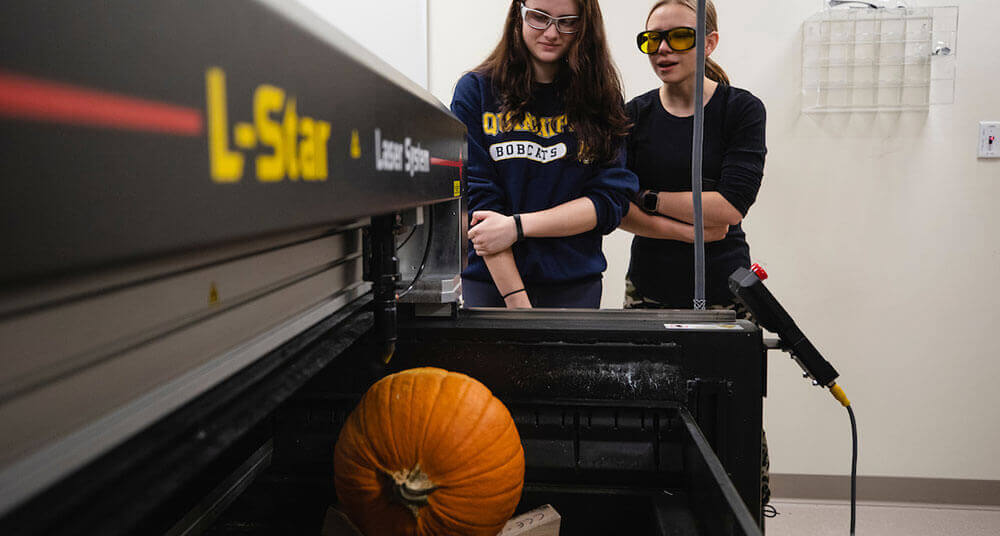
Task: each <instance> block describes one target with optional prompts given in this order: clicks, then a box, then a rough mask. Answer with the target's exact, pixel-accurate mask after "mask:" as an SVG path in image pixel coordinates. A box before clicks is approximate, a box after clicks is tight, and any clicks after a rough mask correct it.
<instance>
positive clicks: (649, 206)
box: [642, 192, 656, 212]
mask: <svg viewBox="0 0 1000 536" xmlns="http://www.w3.org/2000/svg"><path fill="white" fill-rule="evenodd" d="M642 204H643V207H642V208H644V209H646V210H647V211H649V212H655V211H656V192H646V195H644V196H643V198H642Z"/></svg>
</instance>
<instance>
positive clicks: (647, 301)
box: [623, 278, 771, 506]
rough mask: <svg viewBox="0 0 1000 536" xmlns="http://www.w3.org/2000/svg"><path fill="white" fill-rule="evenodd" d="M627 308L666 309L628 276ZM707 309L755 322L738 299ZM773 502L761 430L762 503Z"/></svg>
mask: <svg viewBox="0 0 1000 536" xmlns="http://www.w3.org/2000/svg"><path fill="white" fill-rule="evenodd" d="M623 308H625V309H665V308H667V307H666V306H665V305H663V304H662V303H660V302H658V301H656V300H654V299H652V298H649V297H647V296H643V295H642V294H641V293H640V292H639V291H638V290H637V289H636V288H635V285H633V284H632V281H631V280H630V279H628V278H626V279H625V303H624V305H623ZM706 308H707V309H712V310H729V311H736V318H739V319H743V320H749V321H751V322H754V318H753V314H752V313H750V310H749V309H747V307H746V305H743V303H742V302H739V301H736V300H735V299H734V300H733V301H732V303H727V304H725V305H709V306H707V307H706ZM769 502H771V457H770V455H769V454H768V450H767V435H765V434H764V430H761V431H760V504H761V506H763V505H765V504H767V503H769Z"/></svg>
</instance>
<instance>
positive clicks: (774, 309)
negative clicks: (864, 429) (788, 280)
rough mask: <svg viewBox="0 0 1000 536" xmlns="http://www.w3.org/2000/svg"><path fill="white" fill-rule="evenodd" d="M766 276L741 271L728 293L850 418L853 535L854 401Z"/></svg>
mask: <svg viewBox="0 0 1000 536" xmlns="http://www.w3.org/2000/svg"><path fill="white" fill-rule="evenodd" d="M765 279H767V272H765V271H764V269H763V268H761V267H760V266H759V265H757V264H754V265H753V266H752V267H750V269H749V270H748V269H746V268H739V269H737V270H736V271H735V272H733V273H732V275H730V276H729V290H731V291H732V292H733V294H735V295H736V297H737V298H739V300H740V301H742V302H743V303H744V305H746V306H747V308H748V309H750V312H751V313H753V315H754V318H756V320H757V323H758V324H760V325H761V326H762V327H764V328H765V329H767V330H768V331H771V332H774V333H777V334H778V337H779V342H778V345H777V348H780V349H782V350H785V351H787V352H789V353H790V354H791V355H792V359H794V360H795V362H796V363H798V364H799V366H800V367H802V370H803V371H805V375H806V377H807V378H812V380H813V384H814V385H819V386H823V387H826V388H828V389H830V394H832V395H833V397H834V398H836V399H837V401H838V402H840V403H841V404H842V405H843V406H844V407H845V408H847V413H848V415H850V417H851V437H852V440H853V449H852V452H851V534H852V535H853V534H854V526H855V519H856V509H857V506H856V505H857V468H858V427H857V422H856V421H855V420H854V410H853V409H851V401H850V400H848V399H847V395H846V394H844V390H843V389H841V388H840V386H839V385H837V377H838V376H839V374H837V370H836V369H834V368H833V365H831V364H830V362H829V361H827V360H826V359H823V356H822V355H821V354H820V353H819V350H817V349H816V347H815V346H813V343H811V342H809V339H807V338H806V336H805V334H804V333H802V330H800V329H799V327H798V326H796V325H795V321H794V320H792V317H791V316H790V315H789V314H788V312H787V311H785V308H784V307H782V306H781V304H780V303H778V300H777V299H775V297H774V295H773V294H771V291H769V290H767V287H765V286H764V280H765Z"/></svg>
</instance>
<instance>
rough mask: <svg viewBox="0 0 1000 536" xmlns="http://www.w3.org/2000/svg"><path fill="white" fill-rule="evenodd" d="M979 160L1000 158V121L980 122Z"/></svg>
mask: <svg viewBox="0 0 1000 536" xmlns="http://www.w3.org/2000/svg"><path fill="white" fill-rule="evenodd" d="M979 158H1000V121H980V122H979Z"/></svg>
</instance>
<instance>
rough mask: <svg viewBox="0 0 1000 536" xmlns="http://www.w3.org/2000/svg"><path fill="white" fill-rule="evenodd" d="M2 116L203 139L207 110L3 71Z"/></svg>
mask: <svg viewBox="0 0 1000 536" xmlns="http://www.w3.org/2000/svg"><path fill="white" fill-rule="evenodd" d="M0 116H7V117H14V118H20V119H31V120H36V121H49V122H55V123H69V124H75V125H85V126H93V127H107V128H117V129H122V130H141V131H148V132H160V133H166V134H177V135H181V136H198V135H200V134H201V131H202V126H203V123H204V120H203V118H202V114H201V110H198V109H196V108H187V107H183V106H176V105H173V104H165V103H161V102H156V101H150V100H145V99H139V98H135V97H128V96H124V95H117V94H114V93H108V92H105V91H99V90H94V89H87V88H82V87H75V86H71V85H68V84H61V83H57V82H49V81H46V80H40V79H37V78H31V77H28V76H22V75H17V74H12V73H8V72H3V71H0Z"/></svg>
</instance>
